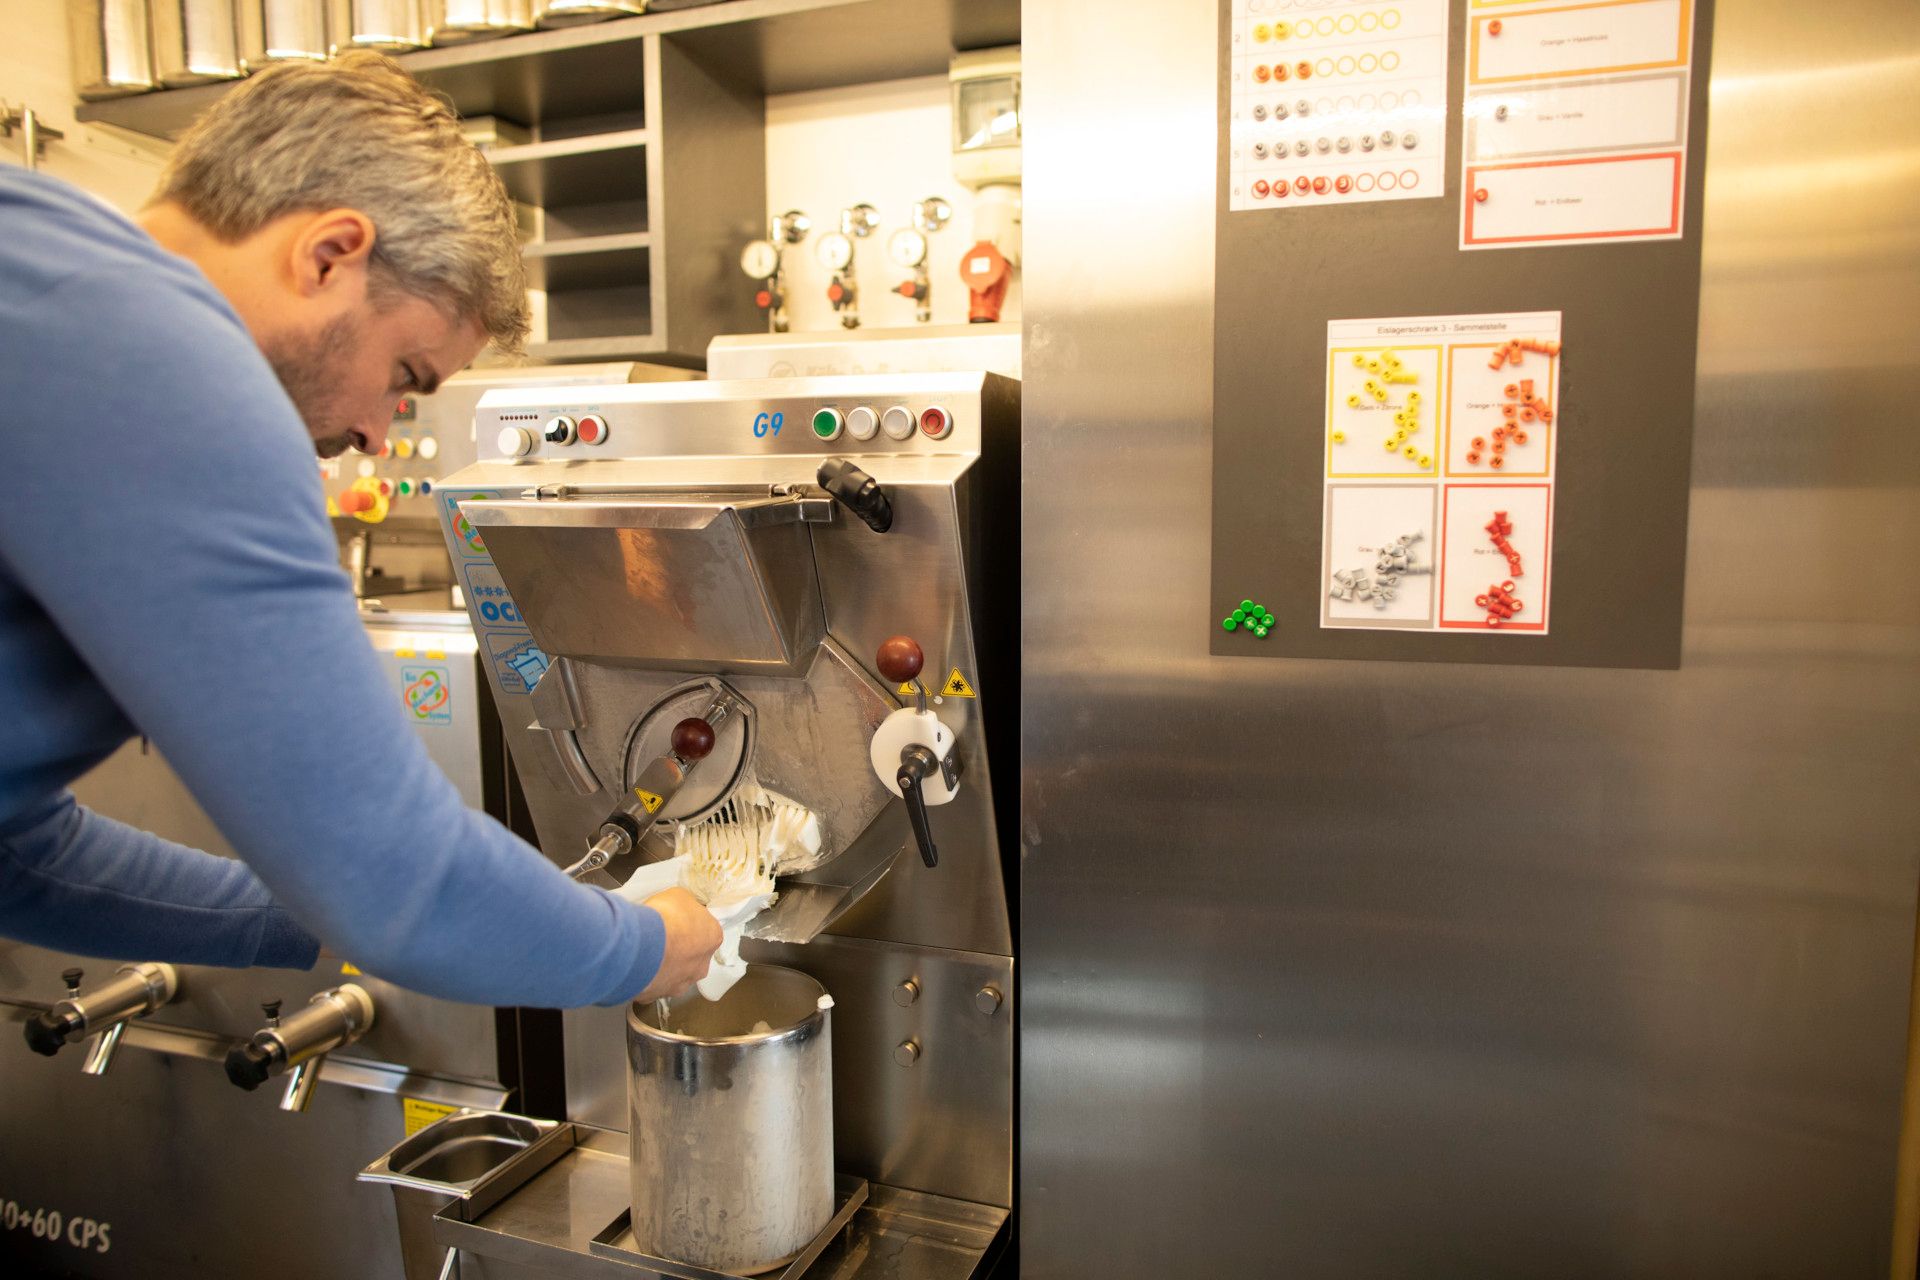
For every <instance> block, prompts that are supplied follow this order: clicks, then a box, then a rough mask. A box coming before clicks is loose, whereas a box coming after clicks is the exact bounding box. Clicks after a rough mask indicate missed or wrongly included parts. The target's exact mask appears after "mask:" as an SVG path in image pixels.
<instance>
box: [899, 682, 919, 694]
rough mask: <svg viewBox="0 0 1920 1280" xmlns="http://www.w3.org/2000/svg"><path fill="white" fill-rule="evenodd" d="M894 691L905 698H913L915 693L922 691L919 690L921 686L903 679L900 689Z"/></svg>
mask: <svg viewBox="0 0 1920 1280" xmlns="http://www.w3.org/2000/svg"><path fill="white" fill-rule="evenodd" d="M894 692H895V693H897V694H899V695H900V696H901V697H903V698H911V697H912V696H913V695H914V694H916V693H918V692H920V690H919V687H918V686H916V685H915V684H914V683H913V681H911V680H903V681H901V682H900V687H899V688H898V689H895V690H894Z"/></svg>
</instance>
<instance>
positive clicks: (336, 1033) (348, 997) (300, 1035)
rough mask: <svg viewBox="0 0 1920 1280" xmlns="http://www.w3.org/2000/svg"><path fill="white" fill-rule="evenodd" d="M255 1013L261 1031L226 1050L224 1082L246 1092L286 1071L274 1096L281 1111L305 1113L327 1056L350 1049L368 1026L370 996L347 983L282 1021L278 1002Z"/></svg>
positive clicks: (264, 1006) (371, 1005)
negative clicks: (283, 1088)
mask: <svg viewBox="0 0 1920 1280" xmlns="http://www.w3.org/2000/svg"><path fill="white" fill-rule="evenodd" d="M260 1011H261V1013H262V1014H264V1015H265V1016H266V1023H267V1024H266V1026H264V1027H262V1028H261V1029H260V1030H258V1031H256V1032H254V1033H253V1036H252V1037H251V1038H250V1039H249V1040H248V1041H247V1042H246V1043H245V1044H237V1045H235V1046H234V1047H233V1048H232V1049H230V1050H228V1051H227V1064H226V1065H227V1079H229V1080H231V1081H233V1082H234V1083H235V1084H236V1085H239V1086H240V1087H241V1088H242V1089H245V1090H247V1091H248V1092H252V1091H253V1090H255V1089H258V1088H259V1087H260V1086H261V1085H263V1084H265V1083H266V1082H267V1080H268V1079H269V1078H271V1077H273V1076H277V1075H279V1074H281V1073H282V1072H286V1071H291V1074H290V1075H289V1076H288V1077H287V1089H286V1092H285V1093H284V1094H282V1095H281V1097H280V1109H281V1110H282V1111H305V1110H306V1109H307V1105H308V1104H309V1103H310V1102H312V1101H313V1090H314V1087H315V1086H316V1085H318V1084H319V1083H320V1068H321V1066H322V1065H323V1064H324V1063H325V1062H326V1060H327V1055H328V1054H330V1053H332V1052H333V1051H334V1050H335V1049H339V1048H343V1047H345V1046H346V1045H350V1044H352V1043H353V1042H354V1041H355V1040H358V1039H359V1038H360V1037H361V1036H363V1035H365V1034H366V1033H367V1028H369V1027H371V1026H372V1025H373V997H372V996H370V995H368V994H367V991H366V988H364V987H360V986H356V985H354V984H353V983H351V982H348V983H343V984H342V985H340V986H337V987H335V988H333V989H332V990H331V991H322V992H321V993H320V994H319V995H317V996H315V997H314V998H313V999H312V1000H309V1001H308V1002H307V1006H306V1008H304V1009H302V1010H300V1011H299V1012H298V1013H296V1014H294V1015H293V1016H292V1017H290V1018H288V1019H286V1020H285V1021H284V1022H283V1021H282V1020H281V1018H280V1002H279V1001H278V1000H268V1001H266V1002H264V1003H263V1004H261V1006H260Z"/></svg>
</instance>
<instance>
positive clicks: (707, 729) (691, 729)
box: [670, 716, 713, 760]
mask: <svg viewBox="0 0 1920 1280" xmlns="http://www.w3.org/2000/svg"><path fill="white" fill-rule="evenodd" d="M670 742H671V745H672V747H673V754H675V755H677V756H679V757H680V758H681V759H682V760H705V759H706V758H707V756H708V754H709V753H711V752H712V751H713V726H712V725H710V724H708V723H707V722H706V721H705V720H703V719H701V718H700V717H699V716H688V717H687V718H686V719H685V720H682V721H681V722H680V723H679V724H676V725H675V726H673V736H672V738H671V739H670Z"/></svg>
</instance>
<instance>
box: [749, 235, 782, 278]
mask: <svg viewBox="0 0 1920 1280" xmlns="http://www.w3.org/2000/svg"><path fill="white" fill-rule="evenodd" d="M740 269H741V270H742V271H744V272H746V273H747V274H748V275H749V276H751V277H752V278H753V279H755V280H765V279H766V278H767V277H769V276H771V275H772V274H773V273H774V272H776V271H778V270H779V269H780V251H779V250H778V249H776V248H774V247H773V245H772V244H770V243H768V242H767V241H765V240H754V241H750V242H749V243H748V245H747V247H746V248H744V249H742V250H741V251H740Z"/></svg>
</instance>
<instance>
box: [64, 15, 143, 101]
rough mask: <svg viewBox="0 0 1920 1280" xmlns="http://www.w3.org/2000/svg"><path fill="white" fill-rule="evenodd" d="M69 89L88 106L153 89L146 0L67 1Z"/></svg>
mask: <svg viewBox="0 0 1920 1280" xmlns="http://www.w3.org/2000/svg"><path fill="white" fill-rule="evenodd" d="M67 26H68V32H69V35H70V38H71V39H70V42H71V44H72V46H73V89H74V92H75V93H77V94H79V95H80V97H81V98H82V99H84V100H85V101H87V102H98V101H99V100H101V99H102V98H124V97H126V96H127V95H128V94H132V93H145V92H147V91H148V90H149V89H152V88H154V87H156V85H157V82H156V81H155V80H154V78H153V26H152V23H151V20H150V19H149V18H148V16H147V0H68V3H67Z"/></svg>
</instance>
